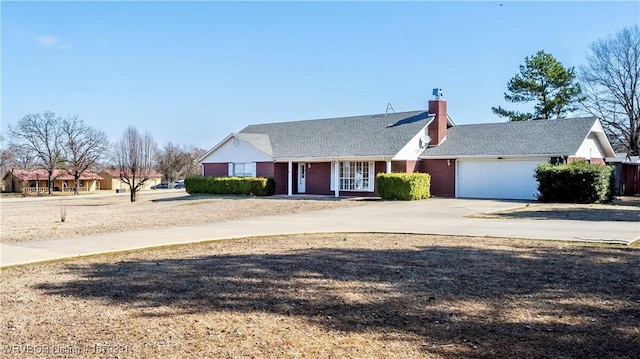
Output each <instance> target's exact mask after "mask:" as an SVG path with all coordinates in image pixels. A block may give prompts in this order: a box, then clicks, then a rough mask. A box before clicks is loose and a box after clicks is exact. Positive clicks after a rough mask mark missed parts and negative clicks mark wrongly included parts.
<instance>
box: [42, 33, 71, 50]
mask: <svg viewBox="0 0 640 359" xmlns="http://www.w3.org/2000/svg"><path fill="white" fill-rule="evenodd" d="M36 41H37V42H38V45H40V46H41V47H46V48H54V49H59V50H65V49H70V48H71V44H69V43H68V42H66V41H63V40H62V38H60V37H58V36H51V35H42V36H38V37H37V38H36Z"/></svg>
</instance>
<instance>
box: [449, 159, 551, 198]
mask: <svg viewBox="0 0 640 359" xmlns="http://www.w3.org/2000/svg"><path fill="white" fill-rule="evenodd" d="M548 160H549V158H540V159H535V160H531V159H527V160H512V159H491V160H475V159H474V160H464V159H458V161H456V171H457V173H456V197H463V198H465V197H466V198H502V199H524V200H535V199H536V194H537V192H538V182H537V181H536V179H535V178H534V177H533V175H534V170H535V169H536V166H538V164H539V163H542V162H546V161H548Z"/></svg>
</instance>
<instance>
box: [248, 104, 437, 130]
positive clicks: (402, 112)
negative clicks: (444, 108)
mask: <svg viewBox="0 0 640 359" xmlns="http://www.w3.org/2000/svg"><path fill="white" fill-rule="evenodd" d="M424 112H427V113H428V112H429V110H427V109H422V110H415V111H401V112H393V113H389V114H385V113H376V114H370V115H355V116H342V117H327V118H315V119H307V120H296V121H282V122H268V123H256V124H250V125H247V126H246V127H245V128H243V129H242V130H240V131H239V132H240V133H241V132H242V131H244V130H245V129H247V128H248V127H251V126H269V125H285V124H292V123H301V122H313V121H329V120H346V119H351V118H354V119H355V118H366V117H369V118H378V117H381V116H384V117H387V116H394V115H395V116H401V115H405V114H409V113H424Z"/></svg>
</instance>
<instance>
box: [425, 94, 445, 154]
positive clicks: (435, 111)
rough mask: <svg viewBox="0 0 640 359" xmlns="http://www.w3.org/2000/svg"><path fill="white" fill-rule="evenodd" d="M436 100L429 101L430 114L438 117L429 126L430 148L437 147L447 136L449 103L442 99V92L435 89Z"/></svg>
mask: <svg viewBox="0 0 640 359" xmlns="http://www.w3.org/2000/svg"><path fill="white" fill-rule="evenodd" d="M433 95H434V96H435V99H433V100H431V101H429V114H431V115H436V117H435V118H434V119H433V121H432V122H431V124H429V128H428V133H427V134H428V135H429V137H431V142H430V143H429V145H430V146H437V145H439V144H440V143H442V141H443V140H444V138H445V137H446V136H447V101H445V100H443V99H441V96H442V90H441V89H433Z"/></svg>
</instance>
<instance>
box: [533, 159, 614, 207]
mask: <svg viewBox="0 0 640 359" xmlns="http://www.w3.org/2000/svg"><path fill="white" fill-rule="evenodd" d="M613 172H614V169H613V167H611V166H600V165H592V164H588V163H586V162H584V161H577V162H573V163H570V164H555V165H554V164H549V163H541V164H540V165H538V167H537V168H536V171H535V176H534V177H535V178H536V180H537V181H538V192H540V193H539V194H538V200H540V201H541V202H563V203H603V202H609V201H611V200H612V199H613V194H614V192H615V191H614V190H615V178H614V174H613Z"/></svg>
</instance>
